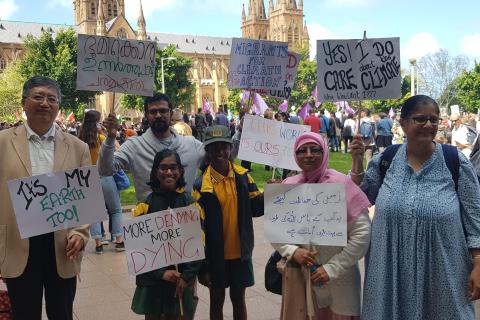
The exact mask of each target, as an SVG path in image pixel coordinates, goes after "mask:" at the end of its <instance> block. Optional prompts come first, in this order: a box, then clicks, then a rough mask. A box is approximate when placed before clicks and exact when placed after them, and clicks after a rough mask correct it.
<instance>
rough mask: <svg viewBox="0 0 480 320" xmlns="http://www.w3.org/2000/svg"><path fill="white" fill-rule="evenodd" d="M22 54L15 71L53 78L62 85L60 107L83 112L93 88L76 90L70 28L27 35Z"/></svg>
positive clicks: (74, 40)
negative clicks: (37, 35)
mask: <svg viewBox="0 0 480 320" xmlns="http://www.w3.org/2000/svg"><path fill="white" fill-rule="evenodd" d="M23 40H24V44H25V54H24V58H23V59H22V60H21V62H20V64H19V73H20V75H21V77H22V78H23V79H24V80H26V79H28V78H30V77H32V76H35V75H42V76H46V77H49V78H52V79H55V80H56V81H57V82H58V83H59V84H60V88H61V89H62V109H64V110H66V111H67V112H74V113H75V114H80V113H83V109H84V108H85V106H86V104H87V103H88V102H89V100H90V99H92V98H93V97H94V96H95V94H96V93H95V92H91V91H78V90H76V81H77V34H76V33H75V31H74V30H73V29H72V28H68V29H66V30H60V31H59V32H57V33H56V35H55V38H54V37H53V36H52V34H51V33H49V32H43V33H42V35H41V36H40V37H39V38H34V37H33V36H32V35H27V36H26V37H25V38H24V39H23Z"/></svg>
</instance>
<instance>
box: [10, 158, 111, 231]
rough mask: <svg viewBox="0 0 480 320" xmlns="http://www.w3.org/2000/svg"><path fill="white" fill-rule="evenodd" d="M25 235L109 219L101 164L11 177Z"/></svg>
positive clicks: (20, 222)
mask: <svg viewBox="0 0 480 320" xmlns="http://www.w3.org/2000/svg"><path fill="white" fill-rule="evenodd" d="M8 190H9V192H10V198H11V199H12V204H13V209H14V211H15V216H16V218H17V224H18V229H19V230H20V237H21V238H22V239H25V238H29V237H34V236H38V235H40V234H45V233H49V232H53V231H57V230H61V229H68V228H72V227H76V226H80V225H84V224H92V223H95V222H99V221H102V220H106V219H108V215H107V211H106V210H105V200H104V199H103V192H102V187H101V185H100V176H99V175H98V171H97V167H95V166H88V167H81V168H76V169H72V170H68V171H64V172H56V173H47V174H42V175H37V176H32V177H26V178H22V179H17V180H11V181H8Z"/></svg>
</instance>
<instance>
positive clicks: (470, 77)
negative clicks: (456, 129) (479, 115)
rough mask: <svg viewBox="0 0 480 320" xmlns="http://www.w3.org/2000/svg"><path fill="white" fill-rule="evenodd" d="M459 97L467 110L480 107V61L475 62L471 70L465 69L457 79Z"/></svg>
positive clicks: (475, 110) (472, 110)
mask: <svg viewBox="0 0 480 320" xmlns="http://www.w3.org/2000/svg"><path fill="white" fill-rule="evenodd" d="M455 84H456V88H457V98H458V101H459V102H460V105H461V106H462V108H463V109H464V110H465V111H468V112H475V113H476V112H477V111H478V109H480V62H475V67H474V68H473V69H472V70H471V71H463V72H462V74H461V75H460V76H459V77H458V78H457V79H456V81H455Z"/></svg>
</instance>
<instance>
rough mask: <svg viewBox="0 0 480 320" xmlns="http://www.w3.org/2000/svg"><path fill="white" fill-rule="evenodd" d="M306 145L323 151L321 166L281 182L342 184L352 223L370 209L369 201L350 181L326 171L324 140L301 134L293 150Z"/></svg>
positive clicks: (336, 172)
mask: <svg viewBox="0 0 480 320" xmlns="http://www.w3.org/2000/svg"><path fill="white" fill-rule="evenodd" d="M306 143H315V144H317V145H319V146H320V147H321V148H322V150H323V159H322V164H321V165H320V167H318V169H316V170H314V171H312V172H302V173H301V174H299V175H296V176H293V177H289V178H287V179H285V180H283V182H282V183H285V184H300V183H343V184H345V188H346V197H347V220H348V222H350V221H352V220H353V219H355V218H356V217H358V216H359V215H360V214H361V213H362V212H364V211H365V209H367V208H368V207H370V201H368V198H367V196H366V195H365V194H364V193H363V191H362V190H361V189H360V188H359V187H358V186H357V185H356V184H355V183H354V182H353V181H352V180H351V179H350V177H348V176H346V175H344V174H343V173H340V172H338V171H336V170H333V169H328V168H327V166H328V160H329V152H328V146H327V144H326V143H325V139H324V138H323V137H322V136H320V135H319V134H318V133H314V132H305V133H303V134H301V135H300V136H299V137H298V138H297V141H295V146H294V150H295V151H297V150H298V149H299V148H300V147H301V146H303V145H304V144H306ZM295 162H297V164H298V159H297V156H296V155H295Z"/></svg>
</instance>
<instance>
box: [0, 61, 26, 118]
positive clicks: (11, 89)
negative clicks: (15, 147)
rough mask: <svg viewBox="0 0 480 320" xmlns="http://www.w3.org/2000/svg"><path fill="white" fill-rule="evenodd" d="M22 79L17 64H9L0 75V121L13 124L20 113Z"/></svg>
mask: <svg viewBox="0 0 480 320" xmlns="http://www.w3.org/2000/svg"><path fill="white" fill-rule="evenodd" d="M22 87H23V78H22V77H21V76H20V74H19V72H18V64H15V63H11V64H9V65H8V67H7V68H6V69H5V70H4V71H3V73H0V121H2V122H3V121H5V122H9V123H13V122H15V121H16V120H17V119H16V118H17V115H18V114H20V113H21V110H22V106H21V100H22Z"/></svg>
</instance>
